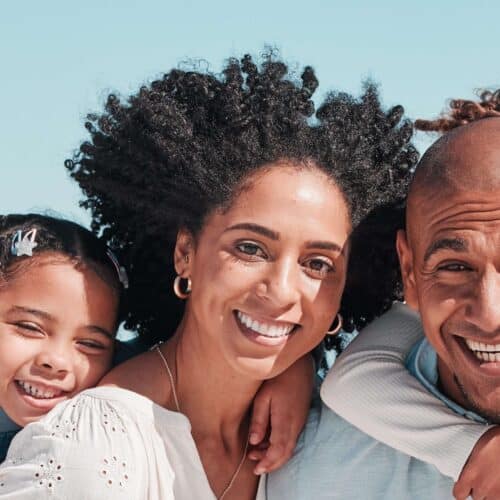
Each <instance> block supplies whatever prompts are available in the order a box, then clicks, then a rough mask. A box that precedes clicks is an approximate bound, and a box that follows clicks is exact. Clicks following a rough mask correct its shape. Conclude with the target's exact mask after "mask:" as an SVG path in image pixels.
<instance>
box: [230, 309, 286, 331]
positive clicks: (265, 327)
mask: <svg viewBox="0 0 500 500" xmlns="http://www.w3.org/2000/svg"><path fill="white" fill-rule="evenodd" d="M236 315H237V316H238V319H239V320H240V321H241V323H242V324H243V325H245V326H246V327H247V328H249V329H250V330H253V331H254V332H256V333H258V334H259V335H263V336H264V337H284V336H286V335H289V334H290V332H291V331H292V330H293V327H294V326H295V325H293V324H291V323H289V324H283V325H280V326H277V325H271V324H269V323H264V322H261V321H257V320H256V319H252V318H251V317H250V316H248V315H247V314H245V313H242V312H241V311H237V313H236Z"/></svg>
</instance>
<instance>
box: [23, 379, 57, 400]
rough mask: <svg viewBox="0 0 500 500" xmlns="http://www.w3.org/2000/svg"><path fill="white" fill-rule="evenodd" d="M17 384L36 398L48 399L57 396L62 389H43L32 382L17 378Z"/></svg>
mask: <svg viewBox="0 0 500 500" xmlns="http://www.w3.org/2000/svg"><path fill="white" fill-rule="evenodd" d="M17 385H18V386H19V387H20V388H21V389H22V390H23V391H24V392H25V393H26V394H28V395H29V396H32V397H34V398H38V399H50V398H54V397H58V396H60V395H61V394H62V391H58V390H51V389H43V388H42V387H40V386H37V385H36V384H34V383H30V382H25V381H24V380H17Z"/></svg>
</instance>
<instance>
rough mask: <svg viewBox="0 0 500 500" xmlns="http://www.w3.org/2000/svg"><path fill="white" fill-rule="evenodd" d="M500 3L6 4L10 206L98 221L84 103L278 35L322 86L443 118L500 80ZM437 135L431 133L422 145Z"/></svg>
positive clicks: (2, 124) (152, 0)
mask: <svg viewBox="0 0 500 500" xmlns="http://www.w3.org/2000/svg"><path fill="white" fill-rule="evenodd" d="M499 5H500V4H498V2H493V1H481V0H477V1H476V2H475V3H474V6H473V3H472V2H471V1H470V2H469V1H468V2H465V1H460V0H455V1H451V0H437V1H436V0H434V1H428V0H421V1H419V2H404V1H401V0H400V1H388V0H379V1H377V2H373V1H368V0H366V1H350V2H348V1H346V0H343V1H337V0H330V1H326V0H323V1H320V0H307V1H303V0H302V1H295V0H288V1H285V0H266V1H263V0H252V1H246V2H239V1H237V0H233V1H226V0H211V1H206V0H205V1H192V0H191V1H189V0H187V1H186V0H184V1H176V2H173V1H170V0H163V1H159V0H142V1H140V2H139V1H130V0H120V1H111V0H86V1H84V2H73V1H67V0H65V1H62V0H47V1H45V2H40V1H35V0H28V1H24V2H14V1H10V2H8V3H7V2H3V4H2V11H1V14H0V68H1V70H0V75H1V76H0V82H1V83H0V148H1V149H0V150H1V153H2V157H1V159H0V174H1V180H0V213H8V212H14V211H27V210H32V209H35V210H46V209H53V210H56V211H57V212H59V213H61V214H63V215H66V216H69V217H71V218H73V219H74V220H77V221H79V222H82V223H84V224H87V223H88V220H89V217H88V215H87V214H86V213H85V212H83V211H82V210H81V209H79V208H78V200H79V192H78V190H77V188H76V186H74V185H73V183H72V182H71V181H70V180H69V178H68V177H67V175H66V171H65V169H64V167H63V161H64V159H65V158H67V157H69V156H71V153H72V151H73V150H74V149H75V148H76V147H77V146H78V144H79V143H80V142H81V140H82V139H84V138H85V137H86V135H85V129H84V127H83V122H84V118H85V114H86V113H87V112H90V111H95V110H99V109H101V107H102V103H103V102H104V99H105V96H106V94H107V92H109V91H118V92H120V93H122V94H128V93H130V92H132V91H134V90H135V89H137V88H138V86H139V85H141V84H142V83H144V82H146V81H148V80H151V79H152V78H154V77H156V76H159V75H161V74H162V73H163V72H165V71H167V70H168V69H170V68H171V67H173V66H177V65H179V63H180V62H181V61H182V60H185V59H187V58H203V59H205V60H206V61H207V62H208V64H209V65H210V68H211V69H212V70H213V71H216V72H217V71H219V70H220V68H221V64H222V62H223V60H224V59H226V58H227V57H228V56H240V55H242V54H243V53H245V52H250V53H253V54H258V53H259V52H260V51H261V50H262V48H263V47H264V46H265V44H272V45H275V46H276V47H278V48H279V49H280V50H281V53H282V55H283V56H284V57H285V58H286V59H288V60H289V61H291V62H292V63H294V64H296V65H297V68H298V69H300V67H301V66H303V65H304V64H311V65H312V66H314V67H315V69H316V70H317V74H318V76H319V79H320V83H321V86H320V92H325V91H326V90H328V89H329V88H336V89H340V90H345V91H348V92H355V93H357V92H359V90H360V87H361V85H360V82H361V80H362V79H363V78H366V77H370V78H372V79H373V80H375V81H376V82H378V83H380V85H381V91H382V96H383V100H384V103H385V104H386V105H393V104H396V103H401V104H403V105H404V106H405V108H406V110H407V112H408V114H409V115H410V116H411V117H431V116H435V115H436V114H438V113H439V112H440V111H441V110H442V109H443V107H444V104H445V102H446V99H448V98H449V97H455V96H457V97H458V96H465V97H472V95H473V90H474V89H477V88H481V87H490V88H496V87H500V73H499V71H500V70H499V63H498V54H499V52H498V51H499V49H500V45H499V36H498V19H500V6H499ZM428 143H429V139H427V138H423V139H419V140H418V145H419V147H420V148H421V149H424V148H425V146H426V145H427V144H428Z"/></svg>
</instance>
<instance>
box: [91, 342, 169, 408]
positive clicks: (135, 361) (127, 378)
mask: <svg viewBox="0 0 500 500" xmlns="http://www.w3.org/2000/svg"><path fill="white" fill-rule="evenodd" d="M99 385H100V386H101V387H105V386H107V387H114V388H121V389H126V390H128V391H132V392H134V393H136V394H138V395H140V396H143V397H145V398H147V399H149V400H150V401H152V402H153V403H156V404H158V405H160V406H163V405H164V403H165V401H167V400H168V396H169V391H170V384H169V381H168V378H167V374H166V371H165V366H164V365H163V362H162V360H161V358H160V356H159V355H158V353H157V352H156V350H151V351H146V352H143V353H142V354H139V355H137V356H134V357H133V358H131V359H129V360H127V361H125V362H124V363H121V364H119V365H117V366H115V367H114V368H113V369H112V370H111V371H110V372H109V373H108V374H107V375H105V376H104V378H103V379H102V380H101V382H100V384H99Z"/></svg>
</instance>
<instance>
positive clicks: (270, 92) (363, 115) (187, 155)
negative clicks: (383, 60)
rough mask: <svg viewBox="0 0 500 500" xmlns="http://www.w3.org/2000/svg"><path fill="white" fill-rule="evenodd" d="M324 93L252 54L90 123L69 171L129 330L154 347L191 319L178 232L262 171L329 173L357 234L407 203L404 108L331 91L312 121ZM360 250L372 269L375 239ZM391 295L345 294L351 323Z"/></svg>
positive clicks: (370, 93)
mask: <svg viewBox="0 0 500 500" xmlns="http://www.w3.org/2000/svg"><path fill="white" fill-rule="evenodd" d="M317 87H318V79H317V78H316V75H315V72H314V71H313V69H312V68H310V67H306V68H305V69H304V71H303V73H302V75H301V80H300V81H298V80H297V79H295V78H293V77H292V76H291V75H290V74H289V72H288V67H287V65H286V64H285V63H284V62H283V61H281V60H279V59H278V58H277V57H276V56H274V55H268V56H265V57H264V59H263V62H262V63H261V64H257V63H256V62H255V61H254V59H253V58H252V57H251V56H249V55H246V56H244V57H243V58H242V59H241V60H236V59H230V60H229V61H228V62H227V64H226V66H225V68H224V70H223V72H222V74H221V75H215V74H211V73H208V72H199V71H194V70H193V71H181V70H179V69H174V70H172V71H170V72H168V73H167V74H165V75H164V76H163V78H161V79H159V80H156V81H154V82H152V83H151V84H150V85H145V86H143V87H141V88H140V89H139V91H138V92H137V93H136V94H135V95H133V96H131V97H130V98H129V99H128V100H127V101H125V102H122V100H120V98H118V97H117V96H116V95H114V94H111V95H110V96H109V97H108V99H107V102H106V105H105V110H104V112H103V113H102V114H93V115H89V117H88V121H87V123H86V128H87V130H88V131H89V134H90V140H89V141H87V142H84V143H83V144H82V145H81V146H80V149H79V151H78V152H77V153H76V154H75V156H74V158H73V159H72V160H67V162H66V167H67V168H68V169H69V171H70V173H71V176H72V177H73V178H74V179H75V180H76V181H77V182H78V184H79V185H80V187H81V189H82V190H83V192H84V194H85V196H86V199H85V201H83V202H82V205H83V206H84V207H86V208H88V209H90V210H91V212H92V228H93V230H94V231H96V232H98V233H101V234H102V237H103V238H104V240H106V241H107V242H108V243H109V244H110V246H112V247H113V248H115V249H116V251H117V253H118V255H119V257H120V260H121V261H122V262H123V263H124V264H125V265H126V267H127V268H128V271H129V278H130V288H129V292H130V293H129V297H128V311H129V313H128V317H127V323H126V326H127V327H128V328H135V329H137V330H138V331H139V333H140V334H142V335H143V336H146V337H147V338H148V339H149V340H151V341H153V340H156V339H159V338H165V337H168V336H169V335H170V334H171V333H173V331H174V330H175V327H176V326H177V323H178V321H179V319H180V316H181V314H182V303H180V302H179V301H178V299H176V297H175V296H174V294H173V292H172V291H171V290H172V282H173V279H174V277H175V273H174V269H173V262H172V260H173V259H172V250H173V246H174V243H175V237H176V234H177V231H178V230H179V228H181V227H184V228H187V229H188V230H189V231H191V232H192V233H193V234H194V235H196V234H197V233H198V231H199V230H200V228H201V227H202V226H203V223H204V220H205V218H206V217H207V216H208V215H209V214H210V213H212V212H213V211H214V210H215V209H217V208H220V207H225V206H227V205H228V204H229V203H230V202H231V200H232V199H233V198H234V196H235V195H237V192H238V189H239V188H240V187H241V185H242V183H243V182H244V181H245V180H246V179H247V178H248V176H249V175H250V174H252V173H253V172H255V171H256V170H257V169H259V168H261V167H262V166H264V165H265V166H266V167H268V168H272V166H273V162H274V163H275V162H277V161H278V160H289V161H291V162H292V163H296V164H297V165H306V164H311V163H312V164H313V165H315V166H316V167H317V168H319V169H321V170H322V171H324V172H326V173H327V174H328V175H329V176H330V177H331V178H333V180H334V181H335V182H336V183H337V185H338V186H339V187H340V189H341V190H342V191H343V193H344V195H345V198H346V201H347V202H348V205H349V207H350V210H351V213H352V218H353V221H354V225H357V224H358V223H359V222H360V221H361V220H362V219H363V218H364V217H365V216H366V215H367V214H368V213H369V212H370V211H371V210H373V209H374V208H375V207H377V206H380V205H384V204H387V203H391V202H394V201H395V200H396V199H400V198H402V197H404V196H405V194H406V191H407V187H408V184H409V180H410V178H411V171H412V169H413V167H414V166H415V163H416V161H417V159H418V154H417V152H416V150H415V148H414V147H413V146H412V145H411V143H410V138H411V135H412V125H411V123H410V122H409V121H408V120H404V119H403V113H404V112H403V108H402V107H401V106H395V107H394V108H392V109H390V110H389V111H387V112H385V111H384V110H383V109H382V107H381V105H380V101H379V97H378V92H377V89H376V87H375V86H374V85H373V84H371V83H368V84H366V86H365V88H364V91H363V94H362V95H361V97H360V98H354V97H352V96H350V95H348V94H345V93H338V92H333V93H330V94H329V95H328V96H327V97H326V99H325V100H324V101H323V102H322V103H321V104H320V105H319V107H318V109H317V111H316V112H315V109H316V108H315V105H314V102H313V100H312V96H313V94H314V92H315V91H316V88H317ZM361 247H362V248H363V247H364V249H365V254H364V255H365V257H367V258H365V259H363V257H361V258H357V260H356V261H357V262H358V263H361V264H363V265H364V266H369V260H370V251H371V248H372V247H371V242H370V241H363V242H362V245H361ZM366 269H367V267H366ZM358 272H360V273H362V269H358ZM384 272H385V271H384ZM381 279H384V277H382V278H381ZM386 292H387V293H386ZM383 294H384V297H383V298H381V297H379V298H378V299H377V300H378V302H377V304H371V303H370V304H366V307H360V306H359V304H358V303H357V298H356V294H355V293H347V294H346V297H347V299H346V300H344V302H343V304H342V314H343V316H344V318H345V320H346V324H348V325H351V327H356V326H360V325H363V324H364V323H365V322H366V321H367V320H369V319H370V318H371V317H373V316H374V315H376V314H378V313H380V312H381V310H380V308H381V304H382V303H383V304H386V305H387V303H390V300H391V298H392V297H393V296H394V293H393V290H390V291H388V290H385V289H384V290H383Z"/></svg>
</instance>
